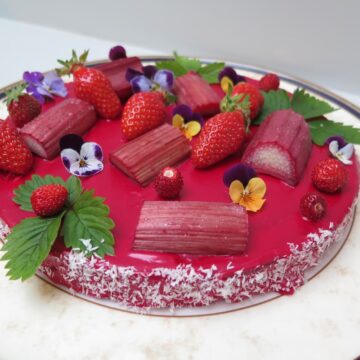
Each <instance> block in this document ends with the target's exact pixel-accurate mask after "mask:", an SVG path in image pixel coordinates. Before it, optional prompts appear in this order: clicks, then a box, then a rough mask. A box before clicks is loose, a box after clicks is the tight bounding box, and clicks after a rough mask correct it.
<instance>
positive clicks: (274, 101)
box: [252, 89, 290, 125]
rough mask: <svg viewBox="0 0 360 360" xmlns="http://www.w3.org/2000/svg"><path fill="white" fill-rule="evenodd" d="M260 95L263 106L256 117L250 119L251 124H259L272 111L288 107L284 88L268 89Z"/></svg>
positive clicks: (288, 100)
mask: <svg viewBox="0 0 360 360" xmlns="http://www.w3.org/2000/svg"><path fill="white" fill-rule="evenodd" d="M262 95H263V97H264V106H263V108H262V110H261V112H260V114H259V115H258V116H257V118H256V119H255V120H254V121H252V124H253V125H260V124H261V123H262V122H263V121H264V120H265V119H266V117H267V116H268V115H270V114H271V113H272V112H274V111H277V110H282V109H289V108H290V99H289V96H288V94H287V92H286V91H285V90H281V89H280V90H276V91H275V90H270V91H269V92H262Z"/></svg>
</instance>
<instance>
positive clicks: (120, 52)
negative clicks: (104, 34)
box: [109, 45, 126, 61]
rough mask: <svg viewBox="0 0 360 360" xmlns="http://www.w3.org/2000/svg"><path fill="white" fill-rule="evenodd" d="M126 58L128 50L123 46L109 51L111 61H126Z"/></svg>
mask: <svg viewBox="0 0 360 360" xmlns="http://www.w3.org/2000/svg"><path fill="white" fill-rule="evenodd" d="M124 58H126V50H125V48H124V47H123V46H121V45H117V46H114V47H112V48H111V49H110V51H109V59H110V60H111V61H114V60H118V59H124Z"/></svg>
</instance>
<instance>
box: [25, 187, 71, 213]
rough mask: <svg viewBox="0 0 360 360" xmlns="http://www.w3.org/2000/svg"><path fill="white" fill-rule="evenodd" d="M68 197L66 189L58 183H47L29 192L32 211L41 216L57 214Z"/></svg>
mask: <svg viewBox="0 0 360 360" xmlns="http://www.w3.org/2000/svg"><path fill="white" fill-rule="evenodd" d="M67 198H68V191H67V189H66V187H65V186H63V185H60V184H49V185H43V186H40V187H38V188H37V189H36V190H34V191H33V193H32V194H31V198H30V201H31V205H32V208H33V210H34V213H35V214H36V215H38V216H41V217H47V216H53V215H56V214H58V213H59V212H60V211H61V210H62V209H63V207H64V205H65V203H66V200H67Z"/></svg>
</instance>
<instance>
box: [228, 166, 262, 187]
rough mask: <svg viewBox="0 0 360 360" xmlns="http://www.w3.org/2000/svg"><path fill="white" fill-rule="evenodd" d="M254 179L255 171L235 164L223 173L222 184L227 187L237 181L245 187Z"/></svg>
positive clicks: (249, 167)
mask: <svg viewBox="0 0 360 360" xmlns="http://www.w3.org/2000/svg"><path fill="white" fill-rule="evenodd" d="M254 177H256V171H255V170H254V169H253V168H252V167H251V166H248V165H245V164H236V165H234V166H232V167H231V168H229V169H227V170H226V171H225V173H224V177H223V182H224V184H225V185H226V186H227V187H229V186H230V185H231V183H232V182H233V181H235V180H239V181H240V182H241V183H242V184H243V186H244V187H246V185H247V184H248V183H249V181H250V180H251V179H252V178H254Z"/></svg>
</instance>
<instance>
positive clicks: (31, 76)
mask: <svg viewBox="0 0 360 360" xmlns="http://www.w3.org/2000/svg"><path fill="white" fill-rule="evenodd" d="M43 79H44V75H43V74H42V73H41V72H39V71H33V72H29V71H25V72H24V73H23V80H24V81H26V82H27V83H28V84H33V85H37V84H41V82H42V81H43Z"/></svg>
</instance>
